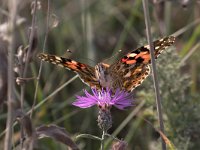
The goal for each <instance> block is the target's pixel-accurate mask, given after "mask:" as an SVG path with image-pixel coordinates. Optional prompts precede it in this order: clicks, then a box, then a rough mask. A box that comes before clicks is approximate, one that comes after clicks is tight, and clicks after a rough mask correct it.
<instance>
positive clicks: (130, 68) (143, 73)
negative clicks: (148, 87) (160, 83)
mask: <svg viewBox="0 0 200 150" xmlns="http://www.w3.org/2000/svg"><path fill="white" fill-rule="evenodd" d="M174 42H175V37H173V36H169V37H165V38H163V39H160V40H156V41H154V42H153V46H154V48H155V51H154V52H155V53H154V54H155V58H157V57H158V56H159V54H160V53H161V52H162V51H163V50H165V49H166V48H167V47H169V46H171V45H172V44H173V43H174ZM150 62H151V56H150V46H149V45H146V46H142V47H140V48H137V49H135V50H133V51H131V52H130V53H128V54H127V55H125V56H124V57H122V58H121V59H120V60H119V61H117V62H116V63H114V64H112V65H111V66H110V68H109V70H110V71H109V72H111V76H112V78H113V79H115V81H113V86H116V87H121V89H124V90H126V91H132V90H133V89H134V88H135V87H137V86H139V85H140V84H141V83H142V82H143V81H144V79H145V78H146V77H147V76H148V75H149V74H150V67H149V64H150Z"/></svg>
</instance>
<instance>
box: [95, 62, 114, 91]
mask: <svg viewBox="0 0 200 150" xmlns="http://www.w3.org/2000/svg"><path fill="white" fill-rule="evenodd" d="M108 68H109V65H108V64H105V63H98V64H97V65H96V66H95V76H96V78H97V80H98V82H99V84H100V86H102V87H104V88H105V87H110V85H111V84H110V82H111V76H110V74H109V69H108Z"/></svg>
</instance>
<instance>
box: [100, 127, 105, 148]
mask: <svg viewBox="0 0 200 150" xmlns="http://www.w3.org/2000/svg"><path fill="white" fill-rule="evenodd" d="M104 139H105V131H104V130H103V133H102V137H101V150H104Z"/></svg>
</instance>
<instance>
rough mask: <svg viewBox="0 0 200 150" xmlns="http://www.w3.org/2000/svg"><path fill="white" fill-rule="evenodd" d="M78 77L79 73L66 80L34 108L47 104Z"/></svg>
mask: <svg viewBox="0 0 200 150" xmlns="http://www.w3.org/2000/svg"><path fill="white" fill-rule="evenodd" d="M77 78H78V75H76V76H74V77H73V78H71V79H70V80H68V81H67V82H65V83H64V84H63V85H61V86H60V87H59V88H57V89H56V90H55V91H54V92H52V93H51V94H50V95H49V96H47V97H46V98H44V99H43V100H42V101H41V102H40V103H38V104H37V105H36V106H34V110H36V109H38V108H40V107H41V106H42V105H43V104H45V103H46V102H47V101H48V100H49V99H50V98H52V97H53V96H54V95H56V94H57V93H58V92H59V91H61V90H62V89H63V88H64V87H66V86H67V85H69V84H70V83H71V82H73V81H74V80H75V79H77ZM31 111H32V110H29V111H28V112H27V113H26V114H27V115H29V114H30V113H31ZM16 124H17V123H16V122H15V123H14V125H13V126H15V125H16ZM7 130H8V128H6V129H5V130H4V131H3V132H1V133H0V138H1V137H2V136H3V135H4V134H5V133H6V132H7Z"/></svg>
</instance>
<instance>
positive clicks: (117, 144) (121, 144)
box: [112, 141, 128, 150]
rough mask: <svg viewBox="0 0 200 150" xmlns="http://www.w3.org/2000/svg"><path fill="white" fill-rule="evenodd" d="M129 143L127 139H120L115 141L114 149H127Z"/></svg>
mask: <svg viewBox="0 0 200 150" xmlns="http://www.w3.org/2000/svg"><path fill="white" fill-rule="evenodd" d="M127 149H128V144H127V143H126V142H125V141H118V142H115V143H113V145H112V150H127Z"/></svg>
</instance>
